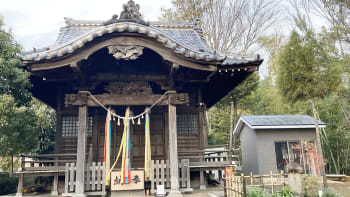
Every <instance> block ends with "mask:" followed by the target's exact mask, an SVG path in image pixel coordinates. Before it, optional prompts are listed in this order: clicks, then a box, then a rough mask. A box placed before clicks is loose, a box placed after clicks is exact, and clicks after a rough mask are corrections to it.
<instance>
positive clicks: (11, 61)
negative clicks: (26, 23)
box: [0, 18, 31, 105]
mask: <svg viewBox="0 0 350 197" xmlns="http://www.w3.org/2000/svg"><path fill="white" fill-rule="evenodd" d="M20 52H21V47H20V46H19V45H18V44H17V43H16V42H15V41H14V40H13V37H12V35H11V32H10V31H6V30H5V28H4V27H3V22H2V19H1V18H0V94H8V95H11V96H13V97H14V98H15V100H16V102H17V103H18V104H19V105H23V104H26V103H28V102H29V101H30V100H31V94H30V92H29V91H28V88H29V87H30V83H29V79H28V77H29V74H28V73H27V72H25V71H24V70H23V69H21V67H22V63H21V61H20V59H19V58H18V57H17V56H16V54H17V53H20Z"/></svg>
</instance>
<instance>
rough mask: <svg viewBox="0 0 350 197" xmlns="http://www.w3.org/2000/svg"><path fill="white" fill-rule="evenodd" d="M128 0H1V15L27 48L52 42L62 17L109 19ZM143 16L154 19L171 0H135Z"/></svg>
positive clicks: (60, 25)
mask: <svg viewBox="0 0 350 197" xmlns="http://www.w3.org/2000/svg"><path fill="white" fill-rule="evenodd" d="M126 2H127V0H31V1H28V0H8V1H3V0H1V7H0V16H2V17H3V19H4V22H5V24H6V25H7V27H10V28H11V29H12V31H13V33H14V36H15V38H16V39H17V41H18V42H20V43H21V44H22V45H23V46H24V48H25V49H26V50H30V49H32V48H33V47H35V48H42V47H46V46H48V45H50V44H52V43H53V42H54V41H55V39H56V37H57V35H58V30H59V28H60V27H62V26H64V20H63V18H64V17H70V18H75V19H89V20H108V19H109V18H110V17H111V16H112V15H113V14H119V13H120V12H121V10H122V4H124V3H126ZM135 2H136V3H138V4H140V7H141V11H140V12H141V13H142V14H143V15H144V17H145V19H146V20H157V19H158V16H160V8H161V7H169V6H170V5H171V3H170V0H135Z"/></svg>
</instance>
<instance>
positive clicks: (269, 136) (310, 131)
mask: <svg viewBox="0 0 350 197" xmlns="http://www.w3.org/2000/svg"><path fill="white" fill-rule="evenodd" d="M318 124H319V127H321V128H324V127H326V124H325V123H324V122H322V121H318ZM233 135H234V136H235V137H237V136H239V137H240V141H241V151H242V165H243V168H242V170H243V172H244V173H245V174H249V173H250V172H252V173H253V174H267V173H270V172H271V171H272V172H274V173H277V172H279V171H280V170H283V169H284V167H285V166H286V165H287V164H288V163H290V162H296V163H298V164H300V165H302V166H303V165H304V167H305V166H306V165H310V166H311V165H314V161H312V162H311V160H310V161H307V159H305V158H306V156H305V154H304V153H302V151H300V147H301V144H302V142H310V143H314V142H316V132H315V121H314V119H313V118H312V117H310V116H308V115H252V116H241V117H240V119H239V120H238V123H237V125H236V127H235V129H234V131H233ZM310 153H311V151H310ZM308 163H309V164H308ZM311 163H312V164H311ZM305 168H306V167H305ZM308 169H310V173H312V170H313V169H316V168H315V167H313V168H312V167H308Z"/></svg>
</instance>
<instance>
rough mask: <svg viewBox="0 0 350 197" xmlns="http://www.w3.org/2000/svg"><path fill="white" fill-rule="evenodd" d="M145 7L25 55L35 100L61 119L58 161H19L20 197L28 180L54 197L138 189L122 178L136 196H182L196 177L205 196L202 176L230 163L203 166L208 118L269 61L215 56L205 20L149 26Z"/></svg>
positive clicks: (70, 30)
mask: <svg viewBox="0 0 350 197" xmlns="http://www.w3.org/2000/svg"><path fill="white" fill-rule="evenodd" d="M139 8H140V7H139V5H138V4H135V3H134V2H133V1H132V0H129V1H128V2H127V3H126V4H125V5H124V6H123V11H122V12H121V14H120V16H118V15H114V16H113V17H112V18H111V19H109V20H106V21H98V20H76V19H72V18H65V23H66V24H65V26H64V27H62V28H61V29H60V32H59V35H58V38H57V40H56V42H55V43H53V44H52V45H50V46H48V47H46V48H43V49H38V50H35V51H31V52H26V53H24V54H21V55H20V58H21V60H22V61H23V63H24V64H25V69H26V70H27V71H28V72H30V74H31V75H30V81H31V83H32V84H33V87H32V89H31V92H32V94H33V96H34V97H35V98H37V99H39V100H40V101H42V102H44V103H45V104H47V105H49V106H51V107H52V108H53V109H55V110H56V120H57V131H56V141H55V142H56V145H55V154H49V155H41V156H40V155H38V156H37V157H38V158H43V159H42V160H40V159H39V160H31V162H29V163H31V164H30V165H29V166H28V165H27V164H26V159H27V158H24V159H23V160H22V164H23V165H22V166H21V168H20V169H19V171H18V172H17V173H18V174H19V184H18V193H17V195H19V196H20V195H22V194H23V179H25V177H26V176H29V175H31V176H53V177H54V179H53V183H52V184H53V186H52V194H54V195H57V194H60V195H61V194H62V195H64V196H86V195H107V194H108V192H109V190H111V191H112V192H115V191H116V192H118V191H119V190H123V187H126V188H124V189H132V188H134V186H131V185H130V188H128V187H129V186H128V185H127V183H126V182H124V183H125V184H124V185H123V184H122V185H119V186H118V185H116V184H118V183H120V180H119V178H118V177H119V176H121V177H122V178H123V176H124V175H121V174H120V173H122V174H123V173H124V172H126V173H127V175H125V176H129V180H127V179H125V180H126V181H127V182H129V183H135V182H137V183H139V185H136V186H135V187H137V189H144V190H146V189H147V188H150V192H151V193H152V192H153V193H154V191H155V190H156V189H157V186H158V185H164V187H165V190H166V191H167V192H169V196H181V195H182V194H181V192H185V191H186V189H187V190H190V189H191V188H192V187H191V186H190V180H191V177H190V174H192V172H193V171H200V172H201V188H202V189H203V188H205V187H204V183H203V182H204V177H203V171H204V170H207V169H208V168H217V169H221V168H222V167H224V166H226V165H231V164H232V162H231V160H230V159H228V160H223V161H222V162H217V163H211V164H210V165H209V164H207V163H206V162H205V160H204V159H203V158H204V156H203V155H205V153H206V152H205V150H204V149H205V148H206V146H207V137H208V133H207V132H208V128H207V121H206V120H207V119H206V118H207V117H206V116H205V111H206V109H208V108H210V107H212V106H213V105H215V103H217V102H218V101H219V100H220V99H221V98H223V97H224V96H225V95H226V94H228V93H229V92H230V91H231V90H233V89H234V88H235V87H236V86H237V85H238V84H240V83H241V82H242V81H243V80H245V79H246V78H247V77H248V76H249V75H250V74H251V73H253V72H254V71H256V70H258V67H259V65H260V64H261V63H262V61H263V60H262V59H261V58H260V57H259V55H254V56H247V55H239V54H234V53H229V52H225V51H216V50H214V49H211V48H210V47H209V46H208V44H207V43H206V41H205V39H204V36H203V33H202V30H201V28H200V24H199V23H200V21H199V20H195V21H186V22H185V21H171V22H146V21H144V20H143V19H142V17H141V14H140V13H139ZM126 112H127V113H126ZM107 114H109V116H107ZM106 116H107V118H106ZM108 117H109V118H110V121H109V119H108ZM109 123H110V124H109ZM108 129H109V130H108ZM108 132H109V133H108ZM123 136H124V137H123ZM148 147H149V149H148ZM120 149H122V150H120ZM230 151H231V150H229V149H227V150H226V153H228V152H230ZM120 152H121V154H120ZM223 152H225V151H223ZM118 153H119V154H120V155H121V156H120V157H119V160H118V161H117V162H115V161H116V159H117V157H118ZM124 153H125V154H124ZM226 155H227V154H226ZM27 157H28V156H27ZM124 157H125V158H126V160H127V161H126V163H125V164H124V163H123V162H125V161H123V160H122V158H124ZM33 161H34V162H33ZM35 162H37V163H39V165H37V164H33V163H35ZM146 163H147V164H146ZM113 164H115V165H113ZM145 166H148V167H146V168H149V169H148V170H146V169H145ZM125 168H127V171H123V170H125ZM110 169H111V170H110ZM118 173H119V175H118ZM130 173H131V176H130ZM135 173H136V174H135ZM145 173H146V174H145ZM147 174H148V175H147ZM109 179H110V180H109ZM130 179H132V180H130ZM146 179H149V180H146ZM125 180H122V181H125ZM139 181H142V184H140V182H139ZM147 181H149V182H151V183H150V184H148V185H147V184H146V183H145V184H143V183H144V182H147ZM137 183H136V184H137ZM59 185H64V190H63V191H60V190H59V189H58V188H60V187H59ZM106 185H107V186H108V187H106ZM118 187H119V188H118ZM106 188H107V189H106Z"/></svg>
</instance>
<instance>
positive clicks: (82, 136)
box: [75, 91, 88, 196]
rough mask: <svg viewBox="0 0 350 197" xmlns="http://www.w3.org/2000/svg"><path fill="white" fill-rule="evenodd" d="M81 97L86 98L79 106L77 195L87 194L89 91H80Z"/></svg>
mask: <svg viewBox="0 0 350 197" xmlns="http://www.w3.org/2000/svg"><path fill="white" fill-rule="evenodd" d="M79 95H80V97H81V98H85V102H84V101H83V100H81V104H80V106H79V117H78V119H79V123H78V124H79V125H78V144H77V171H76V173H77V174H76V183H75V196H85V194H84V192H85V167H86V157H85V155H86V142H87V125H88V124H87V120H88V108H87V105H86V104H87V93H86V92H82V91H81V92H79Z"/></svg>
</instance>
